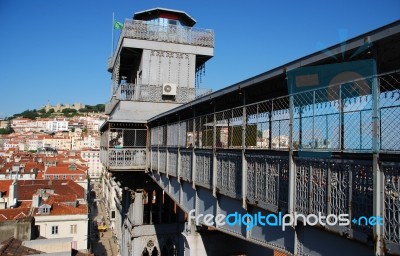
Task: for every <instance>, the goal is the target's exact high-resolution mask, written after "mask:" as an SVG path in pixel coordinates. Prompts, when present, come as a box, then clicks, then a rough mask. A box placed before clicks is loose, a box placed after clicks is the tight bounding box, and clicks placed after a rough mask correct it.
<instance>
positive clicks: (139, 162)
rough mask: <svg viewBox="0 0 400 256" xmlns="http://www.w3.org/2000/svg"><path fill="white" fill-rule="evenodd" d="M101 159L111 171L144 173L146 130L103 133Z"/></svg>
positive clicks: (117, 129)
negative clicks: (138, 171) (137, 171)
mask: <svg viewBox="0 0 400 256" xmlns="http://www.w3.org/2000/svg"><path fill="white" fill-rule="evenodd" d="M100 159H101V162H102V163H103V164H104V165H105V166H106V167H107V169H108V170H110V171H118V170H141V171H143V170H144V169H145V168H146V130H145V129H120V128H112V129H109V130H106V131H105V132H103V133H102V138H101V152H100Z"/></svg>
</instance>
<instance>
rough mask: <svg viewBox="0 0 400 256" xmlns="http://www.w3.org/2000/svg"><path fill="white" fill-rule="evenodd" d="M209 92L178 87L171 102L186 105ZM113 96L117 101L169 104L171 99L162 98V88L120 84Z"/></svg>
mask: <svg viewBox="0 0 400 256" xmlns="http://www.w3.org/2000/svg"><path fill="white" fill-rule="evenodd" d="M211 92H212V90H211V89H206V88H186V87H178V88H177V93H176V96H175V99H174V100H173V101H174V102H175V103H186V102H189V101H192V100H194V99H196V98H199V97H202V96H204V95H207V94H209V93H211ZM114 95H115V96H116V99H118V100H133V101H147V102H171V99H164V98H163V92H162V86H156V85H143V84H132V83H122V84H119V85H118V86H117V88H116V89H115V92H114Z"/></svg>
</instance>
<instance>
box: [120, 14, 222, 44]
mask: <svg viewBox="0 0 400 256" xmlns="http://www.w3.org/2000/svg"><path fill="white" fill-rule="evenodd" d="M121 37H122V38H123V37H126V38H133V39H141V40H151V41H160V42H170V43H176V44H188V45H196V46H205V47H214V31H213V30H211V29H199V28H193V27H184V26H180V25H155V24H149V23H148V22H146V21H142V20H129V19H126V20H125V23H124V27H123V29H122V32H121V35H120V38H121Z"/></svg>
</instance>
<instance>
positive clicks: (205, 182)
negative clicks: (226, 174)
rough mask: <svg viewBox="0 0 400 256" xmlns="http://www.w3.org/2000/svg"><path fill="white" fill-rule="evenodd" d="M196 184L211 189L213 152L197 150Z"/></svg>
mask: <svg viewBox="0 0 400 256" xmlns="http://www.w3.org/2000/svg"><path fill="white" fill-rule="evenodd" d="M195 154H196V179H195V181H196V183H198V184H200V185H202V186H204V187H207V188H210V187H211V185H212V169H213V152H212V150H196V151H195Z"/></svg>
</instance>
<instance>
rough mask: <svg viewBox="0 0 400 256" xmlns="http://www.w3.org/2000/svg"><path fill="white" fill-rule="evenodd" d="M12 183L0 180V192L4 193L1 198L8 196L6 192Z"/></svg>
mask: <svg viewBox="0 0 400 256" xmlns="http://www.w3.org/2000/svg"><path fill="white" fill-rule="evenodd" d="M12 183H13V181H12V180H0V191H1V192H3V193H5V194H4V195H3V196H8V191H9V190H10V185H11V184H12Z"/></svg>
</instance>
